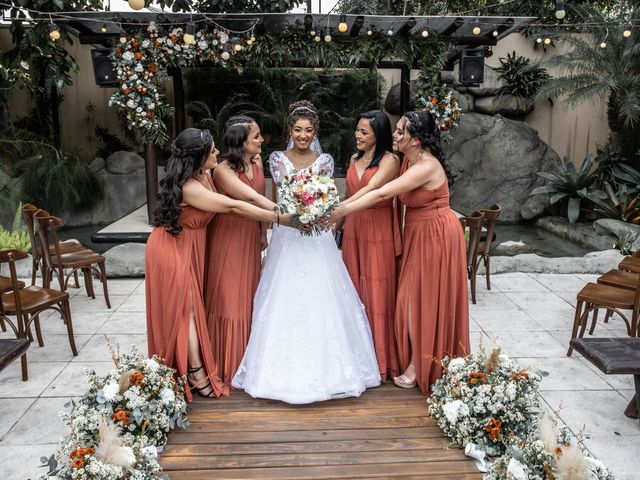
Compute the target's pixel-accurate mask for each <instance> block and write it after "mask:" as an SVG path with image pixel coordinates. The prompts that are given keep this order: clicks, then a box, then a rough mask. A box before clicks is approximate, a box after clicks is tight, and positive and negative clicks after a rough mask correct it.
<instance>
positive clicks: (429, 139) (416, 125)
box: [404, 110, 455, 186]
mask: <svg viewBox="0 0 640 480" xmlns="http://www.w3.org/2000/svg"><path fill="white" fill-rule="evenodd" d="M404 117H405V118H406V119H407V126H406V129H407V132H409V135H411V136H412V137H414V138H417V139H418V140H420V143H421V144H422V147H423V148H426V149H427V150H429V151H430V152H431V154H432V155H433V156H434V157H436V158H437V159H438V161H439V162H440V165H442V168H443V169H444V173H445V174H446V175H447V181H448V183H449V186H451V185H453V182H454V180H455V175H453V173H451V168H449V165H448V164H447V161H446V155H445V153H444V150H443V149H442V140H441V139H440V131H439V130H438V126H437V125H436V121H435V119H434V118H433V115H431V113H429V112H424V111H422V110H417V111H413V112H407V113H405V114H404Z"/></svg>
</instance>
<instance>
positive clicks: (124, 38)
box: [118, 33, 127, 43]
mask: <svg viewBox="0 0 640 480" xmlns="http://www.w3.org/2000/svg"><path fill="white" fill-rule="evenodd" d="M118 40H119V41H120V43H127V37H126V36H125V34H124V33H122V34H120V38H119V39H118Z"/></svg>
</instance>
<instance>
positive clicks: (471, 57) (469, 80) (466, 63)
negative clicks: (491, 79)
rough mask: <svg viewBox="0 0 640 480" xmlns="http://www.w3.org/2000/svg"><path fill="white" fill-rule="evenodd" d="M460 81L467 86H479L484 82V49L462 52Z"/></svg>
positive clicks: (467, 49) (468, 49) (466, 49)
mask: <svg viewBox="0 0 640 480" xmlns="http://www.w3.org/2000/svg"><path fill="white" fill-rule="evenodd" d="M459 81H460V83H461V84H462V85H466V86H478V85H480V84H481V83H482V82H483V81H484V47H477V48H465V49H464V50H462V52H461V54H460V74H459Z"/></svg>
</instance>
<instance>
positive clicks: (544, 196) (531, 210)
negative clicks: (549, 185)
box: [520, 193, 551, 220]
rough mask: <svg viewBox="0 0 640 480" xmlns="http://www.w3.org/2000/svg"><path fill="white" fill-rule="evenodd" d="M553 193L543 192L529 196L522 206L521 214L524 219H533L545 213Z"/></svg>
mask: <svg viewBox="0 0 640 480" xmlns="http://www.w3.org/2000/svg"><path fill="white" fill-rule="evenodd" d="M550 199H551V194H549V193H541V194H540V195H534V196H532V197H529V198H527V199H526V200H525V201H524V203H523V204H522V207H520V216H521V217H522V219H523V220H533V219H534V218H538V217H539V216H540V215H542V214H543V213H544V211H545V210H546V209H547V207H548V206H549V201H550Z"/></svg>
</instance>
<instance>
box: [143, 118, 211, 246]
mask: <svg viewBox="0 0 640 480" xmlns="http://www.w3.org/2000/svg"><path fill="white" fill-rule="evenodd" d="M212 147H213V137H212V136H211V134H210V133H209V131H208V130H200V129H198V128H187V129H185V130H183V131H182V132H180V134H179V135H178V136H177V137H176V139H175V140H174V141H173V142H172V143H171V157H170V158H169V162H168V163H167V167H166V169H165V170H166V172H167V173H166V175H165V177H164V178H163V179H162V180H160V193H158V207H157V208H156V210H155V212H154V214H153V217H154V220H153V225H154V226H160V225H163V226H164V227H165V228H166V230H167V231H168V232H169V233H170V234H171V235H174V236H175V235H178V234H179V233H180V232H181V231H182V227H181V226H180V223H179V220H180V204H181V203H182V186H183V185H184V184H185V182H186V181H187V180H189V179H190V178H191V177H192V176H193V174H194V173H196V172H198V171H199V170H202V167H203V166H204V164H205V162H206V160H207V158H208V157H209V153H211V148H212Z"/></svg>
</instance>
